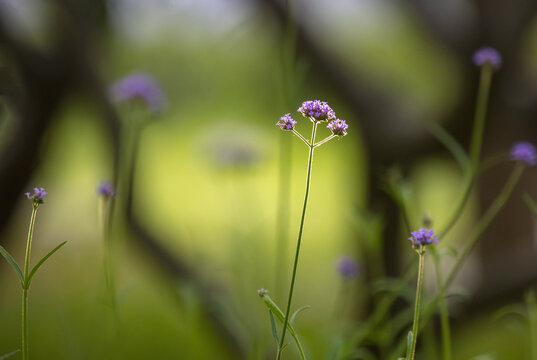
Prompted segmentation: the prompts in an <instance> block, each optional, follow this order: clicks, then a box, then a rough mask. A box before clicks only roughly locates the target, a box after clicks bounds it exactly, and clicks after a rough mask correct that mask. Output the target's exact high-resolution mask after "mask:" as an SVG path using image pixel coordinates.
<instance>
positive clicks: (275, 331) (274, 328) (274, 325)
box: [268, 310, 280, 345]
mask: <svg viewBox="0 0 537 360" xmlns="http://www.w3.org/2000/svg"><path fill="white" fill-rule="evenodd" d="M268 314H269V318H270V328H271V330H272V336H273V337H274V340H276V345H278V344H280V339H278V330H276V322H275V321H274V315H272V311H270V310H269V311H268Z"/></svg>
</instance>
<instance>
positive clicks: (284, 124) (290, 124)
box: [276, 114, 296, 130]
mask: <svg viewBox="0 0 537 360" xmlns="http://www.w3.org/2000/svg"><path fill="white" fill-rule="evenodd" d="M276 125H278V126H279V127H280V128H281V129H282V130H293V129H294V128H295V125H296V121H295V120H293V118H292V117H291V114H285V115H284V116H282V117H281V118H280V121H278V122H277V123H276Z"/></svg>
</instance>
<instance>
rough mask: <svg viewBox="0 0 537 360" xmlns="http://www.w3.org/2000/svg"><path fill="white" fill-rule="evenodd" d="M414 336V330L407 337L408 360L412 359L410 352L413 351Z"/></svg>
mask: <svg viewBox="0 0 537 360" xmlns="http://www.w3.org/2000/svg"><path fill="white" fill-rule="evenodd" d="M413 337H414V335H413V334H412V330H410V331H409V332H408V335H407V337H406V359H410V355H411V354H410V351H411V350H412V338H413Z"/></svg>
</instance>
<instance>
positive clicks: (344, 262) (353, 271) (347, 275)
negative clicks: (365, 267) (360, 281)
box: [337, 256, 360, 279]
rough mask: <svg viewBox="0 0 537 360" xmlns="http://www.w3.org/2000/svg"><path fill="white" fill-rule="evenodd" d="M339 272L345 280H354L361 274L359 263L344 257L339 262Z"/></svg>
mask: <svg viewBox="0 0 537 360" xmlns="http://www.w3.org/2000/svg"><path fill="white" fill-rule="evenodd" d="M337 270H338V272H339V275H340V276H341V278H343V279H352V278H354V277H356V276H358V275H359V274H360V266H359V265H358V262H356V260H354V259H353V258H352V257H350V256H343V257H341V258H340V259H339V260H338V262H337Z"/></svg>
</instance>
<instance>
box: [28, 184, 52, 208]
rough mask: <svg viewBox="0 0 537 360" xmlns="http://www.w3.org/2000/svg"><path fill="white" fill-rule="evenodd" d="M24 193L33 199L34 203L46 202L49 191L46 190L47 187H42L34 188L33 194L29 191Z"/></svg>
mask: <svg viewBox="0 0 537 360" xmlns="http://www.w3.org/2000/svg"><path fill="white" fill-rule="evenodd" d="M24 195H26V197H27V198H28V199H30V200H32V202H33V203H34V204H42V203H43V202H44V198H45V195H47V192H46V191H45V188H43V187H40V188H34V193H33V194H31V193H29V192H27V193H24Z"/></svg>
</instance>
